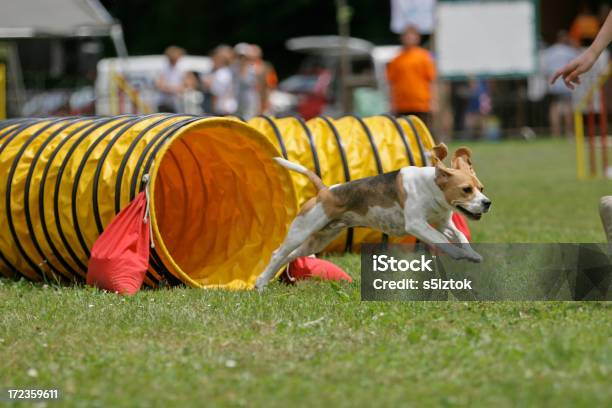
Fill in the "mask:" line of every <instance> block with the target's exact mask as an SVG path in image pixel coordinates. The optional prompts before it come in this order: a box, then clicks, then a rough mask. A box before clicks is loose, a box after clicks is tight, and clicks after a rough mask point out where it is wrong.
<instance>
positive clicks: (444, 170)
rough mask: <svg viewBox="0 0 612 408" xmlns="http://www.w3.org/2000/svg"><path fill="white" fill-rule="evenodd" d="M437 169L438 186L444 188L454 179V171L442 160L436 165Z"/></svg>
mask: <svg viewBox="0 0 612 408" xmlns="http://www.w3.org/2000/svg"><path fill="white" fill-rule="evenodd" d="M435 168H436V184H438V186H443V185H444V184H446V182H447V181H448V180H449V179H450V178H451V177H452V175H453V171H452V169H449V168H448V167H446V166H445V165H444V163H442V161H440V160H438V162H437V163H436V164H435Z"/></svg>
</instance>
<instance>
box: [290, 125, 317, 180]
mask: <svg viewBox="0 0 612 408" xmlns="http://www.w3.org/2000/svg"><path fill="white" fill-rule="evenodd" d="M292 117H293V118H294V119H295V120H297V121H298V123H299V124H300V126H302V129H304V133H306V138H307V139H308V143H309V144H310V151H311V152H312V163H313V164H314V170H315V173H316V175H317V176H319V177H322V176H321V164H320V163H319V153H317V147H316V146H315V143H314V138H313V137H312V132H311V131H310V128H309V127H308V125H307V124H306V122H304V119H302V118H301V117H299V116H292Z"/></svg>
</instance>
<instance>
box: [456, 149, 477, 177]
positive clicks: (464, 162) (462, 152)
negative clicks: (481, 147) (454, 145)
mask: <svg viewBox="0 0 612 408" xmlns="http://www.w3.org/2000/svg"><path fill="white" fill-rule="evenodd" d="M451 166H452V167H453V168H454V169H461V168H467V169H468V170H470V171H471V172H472V173H473V172H474V168H473V167H472V151H471V150H470V149H469V148H468V147H465V146H464V147H460V148H458V149H457V150H456V151H455V153H454V154H453V159H452V160H451Z"/></svg>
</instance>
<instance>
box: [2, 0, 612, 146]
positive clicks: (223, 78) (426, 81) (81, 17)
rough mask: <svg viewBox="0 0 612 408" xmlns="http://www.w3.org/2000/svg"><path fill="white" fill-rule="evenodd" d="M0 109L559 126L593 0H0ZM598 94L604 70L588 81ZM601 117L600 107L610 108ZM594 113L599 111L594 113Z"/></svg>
mask: <svg viewBox="0 0 612 408" xmlns="http://www.w3.org/2000/svg"><path fill="white" fill-rule="evenodd" d="M0 11H1V12H0V117H3V118H4V117H8V118H11V117H19V116H48V115H75V114H78V115H110V114H113V115H116V114H123V113H153V112H157V111H166V112H184V113H191V114H197V115H202V114H216V115H236V116H240V117H243V118H248V117H252V116H255V115H259V114H270V115H276V116H284V115H295V114H297V115H300V116H303V117H304V118H306V119H308V118H311V117H314V116H317V115H329V116H333V117H338V116H342V115H344V114H357V115H364V116H365V115H373V114H379V113H383V112H390V113H394V114H398V115H400V114H407V113H411V114H418V115H420V116H422V117H423V118H424V119H425V120H426V121H427V122H428V124H429V125H430V127H431V128H432V130H433V131H434V132H435V133H434V134H435V135H436V138H438V139H442V140H445V139H446V140H448V139H452V138H461V139H490V140H496V139H500V138H513V137H521V138H532V137H535V136H536V135H545V136H554V137H564V136H565V137H569V136H570V134H572V132H573V123H572V120H573V117H574V114H573V112H574V111H575V110H576V109H580V110H582V111H584V112H586V111H587V110H591V111H594V112H596V113H600V110H601V109H602V107H603V109H605V110H606V112H607V109H609V106H610V104H607V105H605V106H604V105H602V102H601V101H602V97H601V95H596V93H595V92H590V89H591V88H593V84H594V83H596V82H597V81H600V82H602V83H603V82H604V81H602V78H603V77H606V78H607V73H608V59H609V57H608V53H604V54H602V56H601V58H600V59H601V61H598V64H597V66H596V68H595V69H593V71H592V72H591V73H590V74H589V76H588V77H587V78H585V80H584V83H583V85H582V86H581V89H578V90H577V91H576V92H574V93H569V92H568V91H566V90H565V89H564V88H563V87H560V86H550V85H549V84H548V83H547V81H546V78H547V77H548V76H549V75H550V73H551V72H553V71H554V70H555V69H557V68H558V67H559V66H561V65H563V64H564V63H565V62H567V61H568V60H569V59H571V58H573V57H574V56H575V55H577V53H578V52H579V51H580V49H581V48H582V47H585V46H588V44H589V43H590V41H592V39H593V38H594V37H595V34H596V33H597V30H598V29H599V26H600V24H601V23H603V21H604V20H605V17H606V16H607V15H608V13H609V11H610V2H609V1H603V0H592V1H581V0H566V1H563V2H559V1H554V0H517V1H495V0H490V1H482V2H470V1H459V0H457V1H450V0H447V1H441V0H438V1H436V0H386V1H371V0H370V1H368V0H336V1H330V0H292V1H281V0H230V1H225V2H217V1H211V0H198V1H196V0H173V1H154V0H146V1H145V0H130V1H125V0H100V1H98V0H2V3H1V5H0ZM598 89H600V90H601V91H602V92H603V93H606V92H607V90H608V86H607V84H604V86H603V87H598ZM606 120H607V119H606ZM598 123H601V122H598Z"/></svg>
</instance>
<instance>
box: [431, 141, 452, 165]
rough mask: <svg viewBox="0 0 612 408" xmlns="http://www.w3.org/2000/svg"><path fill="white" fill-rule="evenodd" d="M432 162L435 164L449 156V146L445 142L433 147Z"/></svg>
mask: <svg viewBox="0 0 612 408" xmlns="http://www.w3.org/2000/svg"><path fill="white" fill-rule="evenodd" d="M431 150H432V153H433V154H432V156H431V162H432V164H433V165H434V166H435V165H436V164H437V163H438V162H439V161H442V160H444V159H445V158H446V156H448V147H446V145H445V144H444V143H439V144H437V145H435V146H434V147H433V149H431Z"/></svg>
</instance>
